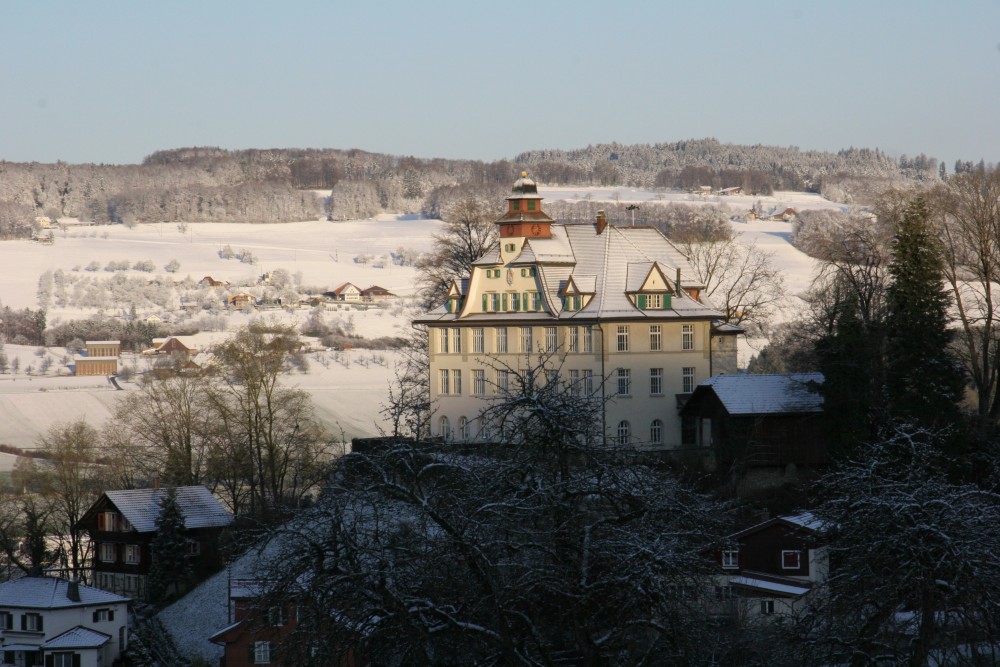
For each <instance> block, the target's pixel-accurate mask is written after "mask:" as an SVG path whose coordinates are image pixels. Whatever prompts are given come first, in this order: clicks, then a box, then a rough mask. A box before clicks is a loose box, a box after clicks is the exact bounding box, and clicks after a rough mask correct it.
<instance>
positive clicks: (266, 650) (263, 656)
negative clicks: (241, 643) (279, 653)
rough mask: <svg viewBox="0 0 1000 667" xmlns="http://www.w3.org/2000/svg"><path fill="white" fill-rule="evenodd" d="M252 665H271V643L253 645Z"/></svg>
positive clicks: (255, 643)
mask: <svg viewBox="0 0 1000 667" xmlns="http://www.w3.org/2000/svg"><path fill="white" fill-rule="evenodd" d="M253 663H254V664H255V665H269V664H271V642H254V643H253Z"/></svg>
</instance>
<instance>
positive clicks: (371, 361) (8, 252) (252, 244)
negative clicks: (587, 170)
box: [0, 187, 840, 470]
mask: <svg viewBox="0 0 1000 667" xmlns="http://www.w3.org/2000/svg"><path fill="white" fill-rule="evenodd" d="M539 190H540V194H542V196H543V197H545V198H546V199H547V200H559V199H563V200H583V199H587V200H591V201H602V200H604V201H621V202H626V201H628V202H649V201H676V202H684V203H712V204H721V205H726V206H729V207H731V208H732V209H733V211H734V212H736V211H744V210H747V209H749V208H750V207H751V206H753V205H754V204H755V203H757V202H760V205H761V206H763V207H764V209H765V210H782V209H784V208H785V207H788V206H791V207H793V208H796V209H798V210H802V209H809V208H839V207H840V205H838V204H834V203H832V202H829V201H826V200H824V199H822V198H821V197H819V196H817V195H810V194H806V193H789V192H779V193H776V194H775V195H774V196H773V197H751V196H741V195H735V196H727V197H717V196H709V197H705V198H703V197H698V196H693V195H689V194H687V193H661V192H655V191H649V190H638V189H630V188H546V187H542V188H540V189H539ZM733 225H734V228H735V229H736V230H737V231H738V232H739V233H740V239H741V240H742V241H744V242H746V243H756V244H757V245H758V246H759V247H761V248H763V249H765V250H767V251H768V252H771V253H772V254H773V256H774V262H775V264H776V265H777V266H779V267H780V268H781V270H782V272H783V273H784V276H785V291H786V294H787V295H788V298H787V299H786V303H785V305H784V306H783V309H782V313H781V314H780V316H779V318H778V319H790V318H791V317H792V316H793V315H794V313H795V312H797V308H798V306H799V304H797V302H798V299H797V298H796V295H798V294H801V293H802V292H804V291H805V290H806V289H807V288H808V286H809V283H810V281H811V280H812V277H813V272H814V266H815V262H814V261H813V260H812V259H810V258H809V257H807V256H806V255H804V254H802V253H801V252H799V251H798V250H796V249H795V248H793V247H792V246H791V244H790V243H789V236H790V234H791V225H790V224H789V223H784V222H751V223H733ZM440 229H441V223H440V221H437V220H424V219H419V218H416V217H414V216H392V215H384V216H380V217H379V218H377V219H374V220H358V221H350V222H339V223H332V222H325V221H307V222H292V223H286V224H274V225H247V224H225V223H223V224H220V223H215V224H207V223H206V224H194V223H192V224H188V225H186V226H178V225H176V224H167V223H164V224H147V225H139V226H137V227H135V228H132V229H129V228H127V227H124V226H121V225H113V226H95V227H88V226H80V227H76V226H69V227H67V228H66V229H65V230H57V231H56V232H55V243H54V244H52V245H42V244H39V243H35V242H31V241H0V266H3V267H4V271H3V278H2V279H0V303H2V304H3V305H5V306H10V307H12V308H37V307H38V300H37V292H38V283H39V277H40V276H41V275H42V274H43V273H44V272H45V271H55V270H56V269H62V270H63V271H64V272H66V273H67V274H70V273H73V272H74V268H77V267H81V266H86V265H87V264H89V263H90V262H97V263H98V264H99V265H100V266H101V267H104V266H105V265H106V264H107V263H108V262H109V261H121V260H128V261H129V262H130V263H132V264H134V263H135V262H136V261H140V260H150V261H151V262H152V263H153V264H154V265H155V267H156V270H155V271H153V272H152V273H150V274H146V273H140V272H137V271H128V272H127V275H130V276H133V277H136V276H148V277H149V278H150V279H153V278H155V277H157V276H160V277H163V278H167V277H170V278H172V279H174V280H179V279H182V278H183V277H185V276H188V275H189V276H191V277H192V278H194V279H195V280H198V279H201V278H202V277H203V276H206V275H211V276H212V277H213V278H215V279H217V280H228V281H231V282H234V283H237V282H239V281H243V280H251V279H254V278H255V277H257V276H259V275H261V274H262V273H264V272H267V271H272V270H275V269H285V270H287V271H288V272H289V274H291V275H292V276H294V277H295V278H296V279H297V280H298V281H299V282H300V284H302V285H308V286H316V287H323V288H325V289H332V288H334V287H336V286H338V285H340V284H341V283H343V282H352V283H354V284H355V285H357V286H359V287H361V288H364V287H368V286H369V285H380V286H382V287H385V288H386V289H388V290H389V291H391V292H393V293H395V294H398V295H401V296H411V295H412V294H413V293H414V291H415V282H416V271H415V269H413V268H412V267H404V266H399V265H395V264H393V263H392V261H390V260H389V258H388V255H389V253H390V252H395V251H397V250H398V249H400V248H404V249H406V250H408V251H411V252H416V253H420V252H425V251H427V250H428V249H430V248H431V246H432V243H433V238H432V237H433V234H435V233H437V232H439V231H440ZM227 245H228V246H230V247H231V248H232V249H233V250H234V251H239V250H241V249H244V248H245V249H249V250H250V251H251V252H252V253H253V254H254V255H255V256H256V258H257V263H256V264H243V263H241V262H240V261H239V260H237V259H228V260H226V259H222V258H220V256H219V251H220V250H221V249H222V248H224V247H225V246H227ZM363 255H364V256H368V257H370V258H372V259H370V261H369V262H368V263H367V264H363V263H358V262H355V258H359V257H361V256H363ZM171 260H177V262H179V263H180V269H179V270H178V271H177V272H176V273H174V274H168V273H166V272H165V271H164V270H163V267H164V266H165V265H166V264H167V263H168V262H170V261H171ZM77 275H85V276H91V277H95V276H96V277H110V276H111V275H112V274H110V273H106V272H104V271H96V272H93V273H89V272H86V271H82V270H81V273H79V274H77ZM126 308H127V306H126V305H125V304H116V303H107V304H106V306H105V307H104V312H105V314H107V315H117V314H120V313H121V312H122V311H123V310H125V309H126ZM415 312H416V311H415V310H414V309H413V306H412V304H410V305H409V306H402V305H396V306H389V307H386V308H378V309H371V310H367V311H364V310H354V309H348V308H346V307H345V308H343V309H341V310H336V311H332V312H330V313H328V315H327V317H328V318H329V321H331V322H337V323H341V324H348V325H350V327H351V328H352V329H353V332H354V333H357V334H359V335H362V336H365V337H370V338H371V337H379V336H396V335H402V334H403V333H405V332H406V330H408V329H409V321H410V319H411V318H412V317H413V315H414V313H415ZM93 313H94V311H89V312H85V311H82V310H79V309H60V308H58V307H52V308H50V309H49V310H48V323H49V325H55V324H58V323H60V322H64V321H68V320H70V319H75V318H82V317H88V316H90V315H92V314H93ZM308 313H309V311H308V309H303V310H300V311H296V312H295V313H291V314H289V313H287V312H285V311H268V313H267V316H268V317H275V318H278V319H282V320H284V321H287V322H296V323H298V322H301V321H303V320H304V319H305V317H307V316H308ZM140 316H145V313H140ZM249 317H251V316H248V315H246V314H244V313H239V312H232V313H228V314H227V315H226V318H227V328H229V329H230V330H231V329H234V328H236V327H238V326H240V325H242V324H245V323H246V322H247V321H248V319H249ZM224 335H225V334H223V333H220V332H215V333H206V334H201V338H199V340H200V341H201V342H200V343H199V344H203V345H207V344H209V343H211V342H212V341H214V340H218V338H219V337H220V336H224ZM5 353H6V354H7V357H8V359H9V360H13V359H14V358H17V359H18V364H19V366H20V370H19V373H18V374H17V375H12V374H11V373H10V372H8V373H6V374H0V444H9V445H14V446H17V447H24V448H31V447H34V446H36V443H37V439H38V437H39V435H41V434H43V433H44V432H45V431H46V430H47V429H48V428H49V427H50V426H51V425H52V423H53V422H57V421H62V422H65V421H69V420H72V419H75V418H77V417H78V416H81V415H82V416H85V417H86V418H87V420H88V421H89V422H90V423H91V424H92V425H94V426H95V427H97V428H100V427H101V426H102V425H103V423H104V421H105V420H106V419H107V418H108V416H109V415H110V414H111V412H112V411H113V409H114V404H115V401H116V400H117V397H118V396H119V395H120V392H118V391H116V390H115V389H114V388H113V387H112V386H110V385H109V384H108V382H107V380H106V379H105V378H103V377H101V378H84V377H81V378H77V377H69V376H66V375H65V374H66V373H68V369H67V367H66V364H65V363H64V357H65V355H66V352H65V350H62V349H51V350H48V351H47V352H46V353H45V354H47V355H48V356H51V357H52V358H53V363H52V366H51V369H50V371H49V374H48V375H46V376H39V375H32V376H28V375H26V374H25V370H26V369H27V368H28V366H29V365H30V366H32V368H33V371H34V372H36V373H37V369H38V368H39V367H40V361H41V359H42V357H40V356H39V349H38V348H36V347H33V346H18V345H12V344H8V345H6V347H5ZM743 357H744V358H743V361H744V362H745V361H746V354H744V355H743ZM309 361H310V364H309V370H308V372H307V373H305V374H302V373H295V374H293V375H291V376H289V377H288V379H287V381H288V383H289V384H290V385H293V386H297V387H300V388H302V389H304V390H306V391H308V392H309V393H310V394H311V395H312V397H313V400H314V403H315V405H316V410H317V412H318V414H319V415H320V417H321V418H322V419H323V420H324V421H325V422H326V423H327V424H328V425H329V426H330V428H331V429H333V430H334V431H335V432H337V433H340V432H341V431H343V434H344V435H345V436H346V437H348V438H350V437H355V436H366V435H376V434H378V432H379V428H380V425H381V420H380V418H379V409H380V407H381V405H382V404H383V403H384V401H385V399H386V396H387V388H388V386H389V383H390V382H391V381H392V379H393V377H394V371H395V366H396V364H397V363H398V356H397V355H395V354H393V353H379V352H369V351H364V350H352V351H347V352H340V353H336V352H327V351H323V352H314V353H310V359H309ZM128 362H129V360H128V359H126V360H125V363H128ZM57 373H62V374H63V375H55V374H57ZM125 387H126V390H128V389H129V385H128V384H126V385H125ZM13 458H14V457H12V456H9V455H3V454H0V470H4V469H9V467H10V465H12V463H13Z"/></svg>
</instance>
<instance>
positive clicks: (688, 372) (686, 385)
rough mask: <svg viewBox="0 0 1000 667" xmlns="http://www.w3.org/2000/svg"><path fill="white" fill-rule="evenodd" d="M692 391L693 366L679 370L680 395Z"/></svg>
mask: <svg viewBox="0 0 1000 667" xmlns="http://www.w3.org/2000/svg"><path fill="white" fill-rule="evenodd" d="M692 391H694V366H685V367H684V368H683V369H681V393H684V394H690V393H691V392H692Z"/></svg>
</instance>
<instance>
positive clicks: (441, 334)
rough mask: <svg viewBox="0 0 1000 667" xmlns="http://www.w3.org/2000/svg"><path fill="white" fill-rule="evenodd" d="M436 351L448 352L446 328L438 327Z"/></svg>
mask: <svg viewBox="0 0 1000 667" xmlns="http://www.w3.org/2000/svg"><path fill="white" fill-rule="evenodd" d="M438 341H439V343H438V352H440V353H441V354H448V330H447V329H440V330H438Z"/></svg>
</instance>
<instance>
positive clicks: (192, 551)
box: [187, 540, 201, 556]
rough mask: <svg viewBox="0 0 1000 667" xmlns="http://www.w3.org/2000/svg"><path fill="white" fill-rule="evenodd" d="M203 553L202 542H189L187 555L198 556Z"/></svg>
mask: <svg viewBox="0 0 1000 667" xmlns="http://www.w3.org/2000/svg"><path fill="white" fill-rule="evenodd" d="M200 553H201V542H199V541H198V540H188V542H187V555H188V556H197V555H199V554H200Z"/></svg>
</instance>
